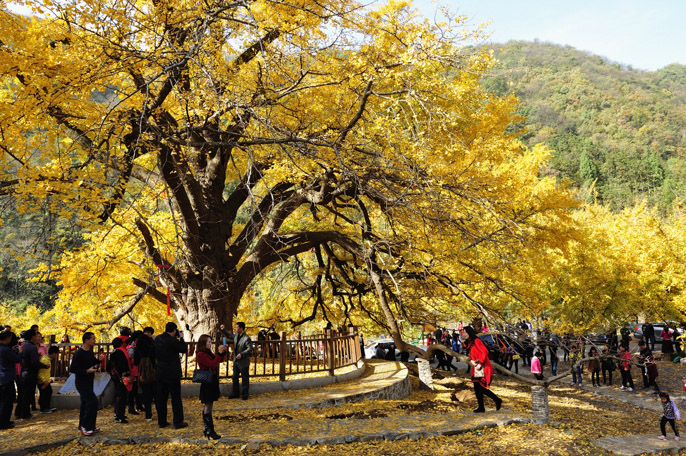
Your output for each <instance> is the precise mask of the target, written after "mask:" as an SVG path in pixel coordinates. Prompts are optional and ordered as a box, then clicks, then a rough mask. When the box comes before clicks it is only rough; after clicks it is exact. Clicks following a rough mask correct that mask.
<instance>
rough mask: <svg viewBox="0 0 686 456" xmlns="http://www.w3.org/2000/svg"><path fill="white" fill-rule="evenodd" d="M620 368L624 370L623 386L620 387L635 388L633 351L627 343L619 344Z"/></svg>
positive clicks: (631, 389) (630, 389)
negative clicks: (632, 369)
mask: <svg viewBox="0 0 686 456" xmlns="http://www.w3.org/2000/svg"><path fill="white" fill-rule="evenodd" d="M619 358H620V361H619V368H620V369H621V372H622V387H621V388H620V389H628V390H629V391H633V390H634V379H633V378H631V353H630V352H629V348H628V347H627V346H626V345H620V346H619Z"/></svg>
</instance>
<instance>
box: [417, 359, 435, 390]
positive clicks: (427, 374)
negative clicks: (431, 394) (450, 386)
mask: <svg viewBox="0 0 686 456" xmlns="http://www.w3.org/2000/svg"><path fill="white" fill-rule="evenodd" d="M417 370H418V371H419V387H420V388H421V389H423V390H431V391H433V389H434V381H433V379H432V378H431V364H429V361H427V360H425V359H423V358H417Z"/></svg>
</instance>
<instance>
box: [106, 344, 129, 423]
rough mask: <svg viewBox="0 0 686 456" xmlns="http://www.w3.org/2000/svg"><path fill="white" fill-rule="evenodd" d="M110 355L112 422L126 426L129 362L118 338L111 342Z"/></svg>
mask: <svg viewBox="0 0 686 456" xmlns="http://www.w3.org/2000/svg"><path fill="white" fill-rule="evenodd" d="M112 348H114V350H112V353H110V374H111V375H112V382H113V383H114V422H115V423H121V424H126V423H128V420H127V419H126V402H127V398H128V395H129V391H128V388H127V382H130V381H131V380H130V378H131V372H130V371H129V360H128V355H127V353H126V348H124V342H122V340H121V339H120V338H119V337H116V338H115V339H114V340H113V341H112Z"/></svg>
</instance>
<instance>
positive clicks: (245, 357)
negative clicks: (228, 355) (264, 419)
mask: <svg viewBox="0 0 686 456" xmlns="http://www.w3.org/2000/svg"><path fill="white" fill-rule="evenodd" d="M219 329H220V330H221V332H222V334H224V335H225V336H226V337H227V338H229V339H232V340H233V377H232V379H233V392H232V393H231V394H230V395H229V399H235V398H237V397H238V393H239V385H238V377H239V376H240V377H241V380H242V382H243V392H242V394H241V398H242V399H243V400H244V401H245V400H247V399H248V394H249V392H250V352H251V351H252V340H250V336H248V335H247V334H246V333H245V323H243V322H242V321H239V322H238V323H236V333H235V334H231V333H230V332H228V331H226V330H225V329H224V325H221V326H220V327H219Z"/></svg>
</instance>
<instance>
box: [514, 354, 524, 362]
mask: <svg viewBox="0 0 686 456" xmlns="http://www.w3.org/2000/svg"><path fill="white" fill-rule="evenodd" d="M521 358H522V357H521V356H520V355H518V354H517V355H512V359H513V360H514V361H517V360H518V359H521Z"/></svg>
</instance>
